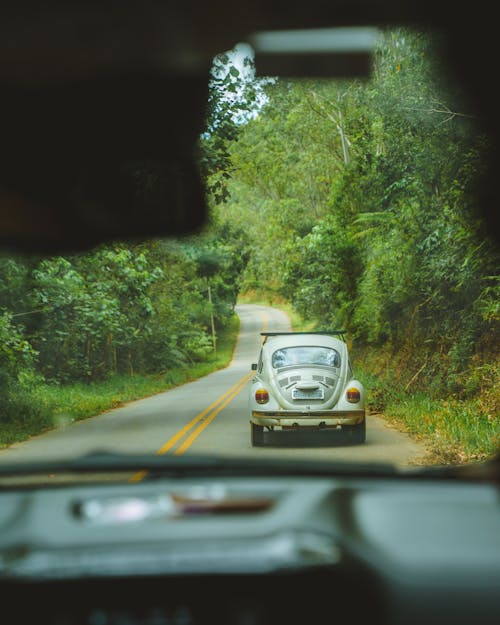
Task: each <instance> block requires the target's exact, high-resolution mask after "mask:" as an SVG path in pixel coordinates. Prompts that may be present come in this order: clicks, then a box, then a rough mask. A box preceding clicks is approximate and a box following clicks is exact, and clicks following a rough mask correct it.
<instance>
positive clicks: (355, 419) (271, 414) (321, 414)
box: [250, 410, 365, 428]
mask: <svg viewBox="0 0 500 625" xmlns="http://www.w3.org/2000/svg"><path fill="white" fill-rule="evenodd" d="M364 419H365V411H364V410H311V411H308V412H302V411H300V412H299V411H298V410H276V411H263V410H253V411H252V416H251V417H250V423H253V424H255V425H264V426H270V427H285V428H286V427H295V428H300V427H307V428H314V427H316V428H323V427H324V428H328V427H339V426H340V427H342V426H343V425H357V424H358V423H362V422H363V420H364Z"/></svg>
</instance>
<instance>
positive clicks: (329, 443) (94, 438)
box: [0, 305, 424, 465]
mask: <svg viewBox="0 0 500 625" xmlns="http://www.w3.org/2000/svg"><path fill="white" fill-rule="evenodd" d="M237 313H238V315H239V316H240V320H241V332H240V337H239V340H238V345H237V348H236V351H235V354H234V358H233V361H232V363H231V365H230V366H229V367H228V368H227V369H224V370H222V371H218V372H215V373H212V374H210V375H208V376H206V377H204V378H201V379H200V380H197V381H195V382H191V383H189V384H185V385H183V386H181V387H178V388H176V389H172V390H170V391H167V392H165V393H160V394H158V395H155V396H153V397H150V398H147V399H143V400H139V401H135V402H131V403H129V404H127V405H126V406H123V407H121V408H117V409H114V410H111V411H109V412H107V413H104V414H102V415H99V416H97V417H94V418H92V419H87V420H84V421H80V422H77V423H74V424H71V425H69V426H67V427H66V428H64V429H61V430H56V431H52V432H48V433H46V434H43V435H41V436H38V437H35V438H33V439H31V440H29V441H25V442H22V443H18V444H16V445H13V446H11V447H10V448H8V449H7V450H3V451H0V462H4V461H18V460H19V461H22V460H24V461H27V460H43V459H49V458H50V459H55V458H61V459H62V458H74V457H76V456H78V455H81V454H85V453H89V452H92V451H96V450H111V451H116V452H123V453H161V454H174V455H181V454H192V453H203V454H217V455H226V456H237V457H247V456H248V457H254V458H255V459H256V460H257V459H258V458H259V457H282V458H288V459H293V458H296V459H317V460H342V461H348V460H354V461H386V462H393V463H395V464H398V465H405V464H408V463H411V462H413V461H415V460H416V459H417V458H418V457H419V456H422V455H423V453H424V449H423V448H422V446H420V445H418V444H417V443H415V442H414V441H412V440H411V439H409V437H408V436H406V435H405V434H402V433H400V432H397V431H396V430H394V429H391V428H389V427H387V426H386V425H385V422H384V421H383V420H382V419H380V418H378V417H369V419H368V433H367V442H366V443H365V444H364V445H358V446H353V445H349V446H347V445H345V446H342V445H339V444H338V437H336V436H325V434H335V433H325V432H321V433H314V435H313V434H311V435H310V436H309V437H308V439H307V440H304V439H303V438H298V437H297V436H293V434H294V433H289V432H286V433H281V432H280V433H275V434H274V433H269V435H268V437H267V444H266V446H265V447H263V448H252V447H251V446H250V426H249V420H248V407H247V393H248V385H249V381H250V378H251V376H252V373H251V370H250V365H251V363H252V362H256V361H257V356H258V352H259V346H260V342H261V337H260V332H261V331H265V330H270V331H272V330H276V331H280V330H281V331H286V330H289V328H290V326H289V320H288V318H287V317H286V315H285V314H284V313H283V312H281V311H279V310H276V309H273V308H270V307H266V306H256V305H240V306H238V307H237ZM289 434H292V436H289ZM316 434H320V435H321V436H319V437H318V436H315V435H316Z"/></svg>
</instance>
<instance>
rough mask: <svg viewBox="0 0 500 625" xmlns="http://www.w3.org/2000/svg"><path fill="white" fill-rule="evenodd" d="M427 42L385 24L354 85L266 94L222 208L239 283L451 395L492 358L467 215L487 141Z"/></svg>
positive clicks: (497, 314) (490, 259)
mask: <svg viewBox="0 0 500 625" xmlns="http://www.w3.org/2000/svg"><path fill="white" fill-rule="evenodd" d="M438 44H439V42H438V41H437V40H436V39H435V38H433V37H431V36H430V35H427V34H415V33H411V32H407V31H403V30H395V31H391V32H388V33H386V34H385V35H384V36H383V37H382V38H381V40H380V43H379V46H378V51H377V56H376V60H375V65H374V72H373V77H372V79H370V81H368V82H366V83H361V82H349V83H347V82H345V83H342V82H341V83H339V82H335V83H333V82H326V81H308V82H284V81H278V82H276V83H275V84H273V85H269V86H268V87H267V90H266V92H267V97H268V103H267V105H266V106H265V107H263V109H262V110H261V112H260V115H259V116H258V117H257V118H256V119H255V120H253V121H250V122H249V123H248V124H246V125H245V128H244V130H243V131H242V133H241V135H240V137H239V140H238V141H237V142H234V143H233V144H232V147H231V156H232V166H233V168H234V172H233V176H232V179H231V182H230V184H229V191H230V198H229V200H228V201H227V202H226V205H225V206H224V214H225V216H226V219H228V220H229V221H231V222H232V223H236V224H244V225H245V226H246V227H247V230H248V232H249V236H251V240H252V241H253V253H252V256H251V259H250V262H249V265H248V269H247V272H246V274H245V287H246V288H247V289H250V290H261V291H267V292H274V293H277V294H280V295H282V296H284V297H285V298H286V299H288V300H291V301H292V302H293V304H294V306H295V308H296V309H297V310H298V311H299V312H300V313H302V314H303V315H305V316H307V317H308V318H311V317H313V318H315V319H316V320H317V321H318V323H319V326H320V327H326V328H328V327H332V326H335V327H336V326H338V325H342V326H346V327H347V329H348V330H349V333H350V336H351V337H353V338H354V340H355V345H356V346H357V347H358V348H359V347H361V346H365V347H366V346H368V347H369V348H370V350H372V351H373V349H375V348H376V349H377V351H378V352H379V353H380V352H381V351H385V352H386V353H387V355H388V358H387V362H392V363H394V362H396V364H397V365H398V363H399V365H400V367H399V368H400V369H401V371H400V372H399V373H400V374H401V375H402V377H403V380H404V384H405V385H406V384H408V383H410V386H411V387H415V386H417V385H418V383H419V382H420V381H422V382H423V383H424V384H425V386H426V388H428V387H429V385H430V386H432V388H433V389H434V390H435V391H436V393H437V394H441V395H443V394H446V393H447V392H450V391H451V392H452V393H454V394H457V396H460V395H461V394H462V395H463V394H467V393H475V392H478V391H479V390H481V389H483V390H484V388H483V387H485V386H488V388H489V385H490V382H491V375H492V369H494V368H495V366H496V365H495V362H498V352H497V350H498V343H499V342H498V328H499V321H500V308H499V304H498V302H499V294H500V292H499V282H498V261H499V257H498V250H497V248H496V247H495V245H494V244H493V242H491V241H489V240H488V238H487V236H485V233H484V232H483V231H482V224H481V221H480V219H479V217H478V212H477V210H476V209H477V202H478V193H477V192H478V189H479V188H480V185H481V175H482V170H483V167H484V155H485V150H486V147H487V141H486V138H485V137H484V136H483V134H482V132H481V130H480V129H479V128H477V126H476V123H475V120H474V118H473V117H472V116H471V115H470V114H469V112H468V110H467V105H466V103H464V100H463V98H462V97H461V94H460V93H459V91H458V89H457V88H456V87H455V86H454V85H452V84H451V83H450V84H445V83H444V80H443V76H442V74H441V73H440V72H441V67H442V66H441V65H440V63H439V56H438V49H439V48H438ZM221 212H222V211H221ZM394 356H397V358H396V360H395V358H394ZM485 363H488V364H487V365H485ZM484 366H486V368H487V369H488V367H489V369H488V372H489V373H488V375H484V374H485V369H484ZM478 367H479V368H478ZM481 367H483V369H481ZM478 371H481V372H482V373H481V374H478V373H477V372H478ZM496 371H498V369H496ZM497 375H498V373H497ZM490 394H491V389H490ZM497 401H498V400H497ZM497 408H498V406H497Z"/></svg>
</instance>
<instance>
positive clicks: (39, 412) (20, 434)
mask: <svg viewBox="0 0 500 625" xmlns="http://www.w3.org/2000/svg"><path fill="white" fill-rule="evenodd" d="M238 331H239V318H238V317H237V316H236V315H234V317H233V318H232V320H231V322H230V323H229V324H228V326H227V327H226V328H224V329H223V330H221V331H220V333H219V336H218V341H217V353H216V355H213V356H211V357H209V359H208V360H206V361H204V362H199V363H195V364H193V365H192V366H189V367H177V368H174V369H170V370H168V371H165V372H164V373H161V374H155V375H138V374H136V375H133V376H130V375H115V376H113V377H111V378H109V379H107V380H103V381H100V382H93V383H90V384H86V383H74V384H68V385H58V384H39V385H37V386H36V387H35V388H33V389H32V390H31V392H30V393H29V394H28V393H26V394H22V393H19V394H18V395H16V396H15V397H14V399H13V400H12V401H13V402H14V405H12V406H11V407H10V409H9V411H8V413H9V414H12V415H15V418H2V416H1V415H0V448H1V447H6V446H8V445H11V444H12V443H15V442H18V441H22V440H25V439H27V438H29V437H30V436H34V435H36V434H40V433H41V432H43V431H45V430H49V429H52V428H54V427H64V426H65V425H68V424H70V423H72V422H74V421H78V420H80V419H85V418H88V417H92V416H95V415H97V414H100V413H102V412H105V411H106V410H110V409H112V408H117V407H118V406H121V405H123V404H125V403H127V402H129V401H134V400H137V399H142V398H144V397H149V396H151V395H155V394H157V393H161V392H163V391H166V390H168V389H171V388H173V387H175V386H179V385H181V384H185V383H187V382H191V381H193V380H197V379H198V378H201V377H203V376H205V375H208V374H209V373H212V372H213V371H217V370H218V369H223V368H225V367H227V366H228V365H229V363H230V362H231V359H232V357H233V353H234V348H235V346H236V339H237V337H238Z"/></svg>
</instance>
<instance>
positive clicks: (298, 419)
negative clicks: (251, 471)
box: [249, 331, 366, 446]
mask: <svg viewBox="0 0 500 625" xmlns="http://www.w3.org/2000/svg"><path fill="white" fill-rule="evenodd" d="M261 334H262V336H263V337H264V342H263V344H262V348H261V351H260V357H259V362H258V363H257V364H254V365H252V369H253V370H255V371H256V374H255V377H254V379H253V380H252V385H251V388H250V397H249V404H250V410H251V417H250V428H251V442H252V445H253V446H262V445H263V444H264V428H266V429H268V430H286V429H296V430H300V429H301V428H308V429H310V428H317V429H323V428H324V429H327V428H329V429H332V428H334V429H340V430H344V431H348V432H349V433H350V437H351V440H352V441H353V442H357V443H364V441H365V438H366V415H365V391H364V388H363V385H362V384H361V383H360V382H359V381H358V380H356V379H355V378H354V374H353V371H352V366H351V362H350V359H349V353H348V349H347V344H346V342H345V340H344V337H345V331H335V332H262V333H261Z"/></svg>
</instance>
